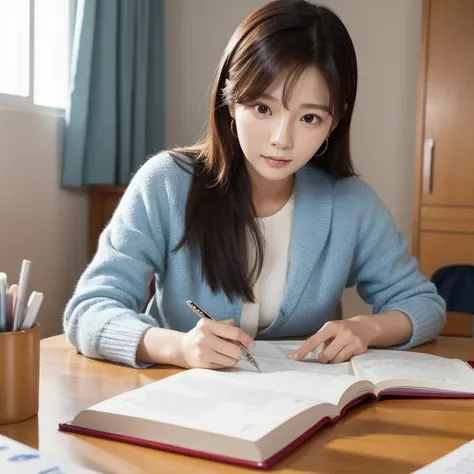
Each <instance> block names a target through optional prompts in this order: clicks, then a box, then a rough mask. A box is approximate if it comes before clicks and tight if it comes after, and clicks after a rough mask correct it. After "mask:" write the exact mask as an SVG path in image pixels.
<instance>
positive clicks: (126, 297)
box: [64, 0, 445, 368]
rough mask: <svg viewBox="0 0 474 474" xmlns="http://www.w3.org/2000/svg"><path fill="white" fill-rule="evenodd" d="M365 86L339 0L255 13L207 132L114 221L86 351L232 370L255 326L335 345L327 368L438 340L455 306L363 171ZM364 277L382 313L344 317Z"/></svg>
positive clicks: (68, 318)
mask: <svg viewBox="0 0 474 474" xmlns="http://www.w3.org/2000/svg"><path fill="white" fill-rule="evenodd" d="M356 90H357V63H356V57H355V52H354V47H353V44H352V41H351V39H350V37H349V35H348V33H347V30H346V29H345V27H344V25H343V24H342V22H341V21H340V20H339V18H338V17H337V16H336V15H335V14H334V13H332V12H331V11H330V10H328V9H326V8H324V7H321V6H316V5H313V4H310V3H308V2H305V1H304V0H277V1H274V2H270V3H267V4H265V5H264V6H262V7H261V8H259V9H258V10H256V11H255V12H254V13H252V14H251V15H250V16H249V17H248V18H246V19H245V20H244V21H243V23H242V24H241V25H240V26H239V27H238V28H237V30H236V31H235V33H234V35H233V36H232V38H231V39H230V41H229V44H228V46H227V48H226V50H225V52H224V54H223V56H222V59H221V62H220V66H219V68H218V72H217V75H216V79H215V84H214V88H213V90H212V94H211V103H210V112H209V125H208V132H207V135H206V136H205V138H204V139H203V140H202V142H200V143H198V144H196V145H195V146H192V147H186V148H181V149H175V150H172V151H168V152H162V153H160V154H159V155H157V156H155V157H153V158H151V159H149V160H148V161H147V163H146V164H145V165H144V166H143V167H141V169H140V170H139V171H138V172H137V174H136V175H135V176H134V177H133V179H132V181H131V183H130V185H129V187H128V188H127V191H126V193H125V195H124V197H123V199H122V200H121V202H120V204H119V206H118V208H117V210H116V212H115V214H114V216H113V218H112V219H111V221H110V223H109V225H108V226H107V227H106V229H105V230H104V232H103V233H102V235H101V238H100V242H99V246H98V251H97V253H96V255H95V257H94V259H93V261H92V262H91V264H90V265H89V267H88V268H87V269H86V270H85V272H84V274H83V275H82V276H81V278H80V280H79V282H78V285H77V288H76V289H75V293H74V295H73V297H72V298H71V300H70V301H69V303H68V305H67V308H66V310H65V315H64V327H65V331H66V334H67V336H68V338H69V340H70V341H71V342H72V344H74V346H75V347H76V348H77V349H78V351H79V352H81V353H82V354H84V355H86V356H88V357H93V358H103V359H108V360H112V361H116V362H122V363H125V364H128V365H130V366H134V367H144V366H147V365H149V364H173V365H177V366H182V367H205V368H220V367H228V366H232V365H234V364H235V363H236V362H237V361H238V360H239V359H240V357H241V349H240V348H239V345H238V343H242V344H244V345H245V346H247V347H249V348H251V347H252V346H253V344H254V339H255V337H260V338H274V337H284V336H286V337H296V336H307V337H308V338H307V340H306V342H304V343H302V345H301V347H300V348H299V349H298V351H297V352H295V353H294V354H291V355H289V357H290V358H292V359H296V360H299V359H302V358H303V357H304V356H305V355H306V354H307V353H308V352H310V351H311V350H314V349H315V348H316V347H318V346H319V345H321V344H323V345H324V350H323V351H322V352H321V353H320V355H319V360H320V361H321V362H323V363H324V362H333V363H334V362H342V361H345V360H347V359H349V358H350V357H351V356H353V355H355V354H360V353H362V352H364V351H365V350H366V349H367V347H369V346H373V347H396V348H400V349H403V348H408V347H412V346H415V345H418V344H420V343H423V342H426V341H428V340H430V339H432V338H434V337H436V336H437V335H438V334H439V331H440V328H441V327H442V325H443V324H444V318H445V314H444V302H443V300H442V299H441V298H440V297H439V296H438V295H437V294H436V290H435V287H434V286H433V285H432V284H431V283H430V282H429V281H427V280H426V279H425V278H424V277H423V276H421V275H420V274H419V273H418V270H417V262H416V260H415V259H413V258H412V257H410V256H409V254H408V252H407V247H406V243H405V241H404V239H403V238H402V236H401V235H400V233H399V232H398V231H397V229H396V227H395V225H394V223H393V220H392V217H391V215H390V213H389V212H388V210H387V208H386V207H385V206H384V205H383V203H382V202H381V200H380V199H379V198H378V197H377V196H376V195H375V193H374V192H373V191H372V190H371V189H370V187H369V186H368V185H367V184H365V183H364V182H363V181H362V180H361V179H360V178H358V177H356V176H355V173H354V169H353V165H352V162H351V156H350V150H349V135H350V124H351V118H352V112H353V109H354V103H355V99H356ZM152 276H154V279H155V283H156V294H155V295H154V297H153V299H152V300H151V302H150V304H149V305H148V308H147V311H145V312H142V308H143V306H144V305H145V303H146V301H147V299H148V296H149V295H148V288H149V285H148V284H149V281H150V278H151V277H152ZM354 285H357V289H358V292H359V294H360V295H361V297H362V298H363V299H364V300H365V301H366V302H367V303H369V304H372V305H373V314H371V315H357V316H354V317H352V318H349V319H347V320H343V321H332V320H331V319H332V314H333V312H334V310H335V308H336V307H337V304H338V302H339V301H340V299H341V297H342V293H343V290H344V288H346V287H351V286H354ZM187 300H192V301H194V302H195V303H197V304H198V305H200V306H203V307H204V308H205V309H206V310H207V311H208V312H209V313H210V314H211V315H213V316H214V317H215V319H216V320H217V321H212V320H204V319H201V320H199V319H198V318H197V317H196V315H195V314H194V313H193V312H192V311H190V309H189V308H188V307H187V306H186V301H187Z"/></svg>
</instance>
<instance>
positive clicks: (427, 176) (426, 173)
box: [423, 138, 434, 194]
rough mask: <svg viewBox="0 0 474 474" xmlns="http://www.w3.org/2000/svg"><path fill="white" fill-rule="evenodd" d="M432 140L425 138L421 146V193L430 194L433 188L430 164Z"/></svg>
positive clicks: (431, 163)
mask: <svg viewBox="0 0 474 474" xmlns="http://www.w3.org/2000/svg"><path fill="white" fill-rule="evenodd" d="M433 147H434V140H433V139H432V138H426V139H425V143H424V146H423V193H424V194H431V193H432V190H433V179H432V165H433Z"/></svg>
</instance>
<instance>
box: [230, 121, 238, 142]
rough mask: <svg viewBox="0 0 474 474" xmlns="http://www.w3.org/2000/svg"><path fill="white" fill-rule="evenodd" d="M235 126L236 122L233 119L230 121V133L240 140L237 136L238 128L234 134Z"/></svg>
mask: <svg viewBox="0 0 474 474" xmlns="http://www.w3.org/2000/svg"><path fill="white" fill-rule="evenodd" d="M234 125H235V120H234V119H232V120H231V121H230V131H231V132H232V135H234V137H235V138H237V139H238V138H239V137H238V136H237V127H235V132H234Z"/></svg>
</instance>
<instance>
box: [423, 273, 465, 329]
mask: <svg viewBox="0 0 474 474" xmlns="http://www.w3.org/2000/svg"><path fill="white" fill-rule="evenodd" d="M431 281H432V282H433V283H434V284H435V286H436V288H437V289H438V293H439V294H440V296H441V297H442V298H443V299H444V300H445V301H446V315H447V322H446V326H445V328H444V330H443V334H446V335H453V336H461V335H463V336H471V337H474V265H448V266H446V267H442V268H440V269H438V270H437V271H436V272H435V273H434V274H433V276H432V277H431ZM454 320H455V321H456V324H454Z"/></svg>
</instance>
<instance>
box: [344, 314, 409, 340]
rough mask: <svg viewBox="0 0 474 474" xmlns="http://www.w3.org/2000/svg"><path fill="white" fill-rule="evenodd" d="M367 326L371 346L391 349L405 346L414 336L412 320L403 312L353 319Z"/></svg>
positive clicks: (362, 316) (361, 316)
mask: <svg viewBox="0 0 474 474" xmlns="http://www.w3.org/2000/svg"><path fill="white" fill-rule="evenodd" d="M351 319H353V320H357V321H361V322H363V323H364V324H366V325H367V331H368V332H369V338H370V343H369V345H370V346H373V347H390V346H394V345H397V344H403V343H405V342H406V341H408V340H409V339H410V338H411V336H412V334H413V325H412V323H411V320H410V318H409V317H408V316H407V315H406V314H405V313H402V312H401V311H387V312H385V313H379V314H371V315H360V316H355V317H354V318H351Z"/></svg>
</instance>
